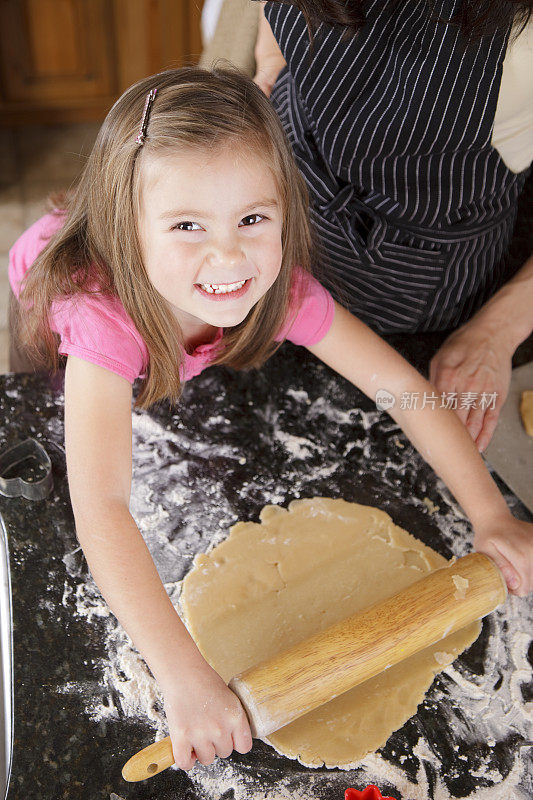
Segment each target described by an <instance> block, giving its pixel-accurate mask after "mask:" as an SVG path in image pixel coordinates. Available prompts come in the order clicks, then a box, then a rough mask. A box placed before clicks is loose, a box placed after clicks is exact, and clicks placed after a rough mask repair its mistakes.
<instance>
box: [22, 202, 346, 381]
mask: <svg viewBox="0 0 533 800" xmlns="http://www.w3.org/2000/svg"><path fill="white" fill-rule="evenodd" d="M62 224H63V216H61V215H59V214H47V215H46V216H44V217H41V219H39V220H37V222H35V223H34V224H33V225H32V226H31V228H28V230H27V231H25V232H24V233H23V234H22V236H21V237H20V238H19V239H17V241H16V242H15V244H14V245H13V247H12V248H11V251H10V253H9V281H10V283H11V287H12V289H13V293H14V294H15V296H16V297H18V295H19V293H20V284H21V282H22V279H23V278H24V275H25V274H26V272H27V271H28V269H29V268H30V267H31V265H32V264H33V262H34V261H35V259H36V258H37V256H38V255H39V253H40V252H41V250H42V249H43V248H44V247H45V245H46V244H47V242H48V240H49V239H50V237H51V236H52V235H53V234H54V233H55V232H56V231H58V230H59V229H60V227H61V225H62ZM296 282H298V283H299V286H300V287H301V288H303V290H304V291H303V292H301V295H302V298H303V299H302V301H301V303H300V306H299V308H297V307H296V305H295V300H293V303H292V305H291V308H290V309H289V314H288V321H287V323H286V325H284V326H283V328H282V330H281V331H280V333H279V335H278V336H277V337H276V339H277V340H278V341H281V340H283V339H288V340H289V341H291V342H294V344H299V345H304V346H311V345H313V344H316V342H319V341H320V340H321V339H322V338H323V337H324V336H325V335H326V333H327V332H328V330H329V328H330V326H331V323H332V321H333V315H334V305H333V300H332V298H331V295H330V294H329V292H328V291H326V289H324V287H323V286H321V285H320V284H319V283H318V281H316V280H315V279H314V278H313V277H312V276H311V275H309V274H308V273H307V272H306V271H305V270H302V269H299V268H297V269H296V270H295V283H296ZM299 294H300V292H299ZM293 295H295V292H293ZM51 326H52V329H53V330H54V331H55V332H56V333H58V334H59V337H60V343H59V348H58V350H59V353H61V354H63V355H73V356H77V357H78V358H81V359H83V360H85V361H90V362H92V363H93V364H97V365H98V366H100V367H105V368H106V369H109V370H111V372H116V373H117V375H121V376H122V377H123V378H126V380H128V381H129V382H130V383H133V381H134V380H135V379H136V378H143V377H144V376H145V375H146V369H147V366H148V359H149V356H148V348H147V347H146V343H145V341H144V339H143V338H142V336H141V334H140V333H139V331H138V330H137V328H136V327H135V325H134V324H133V321H132V319H131V318H130V317H129V315H128V314H127V313H126V310H125V308H124V306H123V305H122V303H121V302H120V300H119V299H118V298H117V297H115V298H110V297H103V296H101V295H90V294H83V295H79V296H78V297H74V298H68V299H62V300H58V301H56V302H55V303H54V305H53V307H52V319H51ZM222 335H223V331H222V328H219V329H218V331H217V333H216V335H215V338H214V340H213V341H212V342H210V343H209V344H204V345H200V346H199V347H197V348H196V349H195V350H194V352H193V353H191V354H189V353H185V362H184V368H183V370H182V375H181V378H182V380H189V379H190V378H193V377H194V376H195V375H199V374H200V372H202V370H203V369H205V367H207V366H208V365H209V363H210V362H211V361H213V359H214V358H215V356H216V350H217V345H218V343H219V342H220V340H221V338H222Z"/></svg>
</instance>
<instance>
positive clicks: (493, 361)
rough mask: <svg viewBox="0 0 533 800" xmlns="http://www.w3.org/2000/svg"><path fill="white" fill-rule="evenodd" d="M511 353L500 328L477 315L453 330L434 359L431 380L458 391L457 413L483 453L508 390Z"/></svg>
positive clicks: (440, 387)
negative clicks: (477, 317) (465, 395)
mask: <svg viewBox="0 0 533 800" xmlns="http://www.w3.org/2000/svg"><path fill="white" fill-rule="evenodd" d="M512 355H513V347H512V346H511V344H510V343H509V342H507V341H506V339H505V337H504V333H503V331H502V329H501V328H500V329H499V330H498V329H496V327H495V326H494V325H492V324H491V323H490V322H489V321H488V320H481V321H476V319H475V318H474V319H472V320H471V321H470V322H468V323H466V325H463V326H462V327H461V328H459V329H458V330H456V331H454V333H452V334H451V336H449V337H448V339H446V341H445V342H444V344H443V345H442V347H441V348H440V350H439V351H438V352H437V353H436V355H435V356H434V357H433V359H432V360H431V364H430V373H429V380H430V382H431V383H432V384H433V385H434V386H435V387H436V389H437V390H438V392H439V393H442V392H445V393H446V394H449V393H452V392H456V393H457V409H456V412H457V416H458V417H459V419H460V420H461V422H462V423H463V424H464V425H465V426H466V428H467V430H468V432H469V434H470V436H471V437H472V439H473V440H474V442H475V443H476V445H477V447H478V450H479V451H480V452H481V451H483V450H485V448H486V447H487V445H488V444H489V442H490V440H491V438H492V434H493V433H494V429H495V428H496V423H497V422H498V417H499V414H500V411H501V409H502V406H503V404H504V402H505V399H506V397H507V394H508V392H509V383H510V381H511V359H512ZM467 392H470V393H471V394H470V398H471V399H472V398H474V397H475V407H474V406H473V405H472V404H470V405H469V404H468V398H466V397H462V395H464V394H466V393H467ZM462 405H463V407H461V406H462Z"/></svg>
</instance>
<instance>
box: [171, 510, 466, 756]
mask: <svg viewBox="0 0 533 800" xmlns="http://www.w3.org/2000/svg"><path fill="white" fill-rule="evenodd" d="M260 519H261V522H260V523H254V522H239V523H237V524H236V525H234V526H233V528H232V529H231V531H230V535H229V537H228V538H227V539H226V540H225V541H224V542H222V543H221V544H219V545H218V546H217V547H215V548H214V549H213V550H211V551H210V552H209V553H206V554H202V555H198V556H196V558H195V560H194V565H193V569H192V571H191V572H190V573H189V574H188V575H187V576H186V578H185V580H184V582H183V589H182V594H181V597H180V604H181V609H182V613H183V616H184V619H185V622H186V624H187V627H188V628H189V631H190V633H191V635H192V636H193V638H194V639H195V641H196V642H197V644H198V646H199V648H200V651H201V652H202V654H203V655H204V657H205V658H206V659H207V661H208V662H209V663H210V664H211V666H212V667H213V668H214V669H215V670H216V671H217V672H218V673H219V674H220V675H221V676H222V678H223V679H224V680H225V681H226V682H229V681H230V679H231V678H232V677H233V676H234V675H236V674H238V673H239V672H242V671H244V670H246V669H248V668H249V667H251V666H254V665H255V664H258V663H260V662H261V661H263V660H265V659H267V658H269V657H272V656H273V655H274V654H276V653H278V652H280V651H281V650H285V649H286V648H288V647H289V646H291V645H293V644H295V643H296V642H298V641H301V640H302V639H305V638H307V637H309V636H311V635H313V634H314V633H317V632H318V631H320V630H323V629H324V628H327V627H329V626H330V625H333V624H334V623H335V622H338V621H339V620H341V619H343V618H344V617H347V616H349V615H351V614H353V613H355V612H356V611H359V610H360V609H362V608H365V607H367V606H369V605H372V604H374V603H376V602H378V601H379V600H381V599H383V598H385V597H388V596H390V595H392V594H395V593H396V592H398V591H400V590H401V589H403V588H405V587H406V586H409V585H410V584H411V583H413V582H414V581H416V580H419V579H420V578H421V577H423V576H424V575H425V574H427V573H429V572H431V571H433V570H435V569H437V568H439V567H441V566H444V565H445V564H446V563H448V562H447V561H446V559H445V558H443V557H442V556H441V555H439V554H438V553H436V552H435V551H434V550H432V549H431V548H429V547H427V546H426V545H424V544H423V543H422V542H420V541H418V540H417V539H415V537H414V536H411V534H409V533H407V531H405V530H403V529H402V528H399V527H398V526H397V525H395V524H394V523H393V522H392V520H391V518H390V517H389V515H388V514H386V513H385V512H384V511H381V510H379V509H377V508H373V507H371V506H363V505H359V504H357V503H348V502H345V501H344V500H331V499H328V498H321V497H316V498H313V499H309V500H297V501H294V502H292V503H291V504H290V505H289V508H288V509H284V508H281V507H279V506H266V507H265V508H264V509H263V511H262V512H261V515H260ZM480 630H481V624H480V623H479V622H475V623H473V624H472V625H469V626H468V627H467V628H465V629H463V630H461V631H458V632H457V633H455V634H452V635H451V636H447V637H446V638H444V639H443V640H442V641H440V642H437V643H436V644H435V645H433V646H432V647H428V648H426V649H425V650H423V651H422V652H421V653H418V654H417V655H415V656H411V657H410V658H408V659H406V660H405V661H403V662H400V663H399V664H397V665H395V666H394V667H391V668H389V669H387V670H385V671H384V672H382V673H381V674H380V675H377V676H375V677H374V678H371V679H369V680H367V681H365V683H363V684H361V685H360V686H357V687H355V688H354V689H351V690H350V691H348V692H346V693H345V694H343V695H340V696H339V697H336V698H335V699H334V700H331V701H330V702H329V703H326V704H325V705H323V706H321V707H320V708H317V709H315V710H314V711H312V712H310V713H308V714H306V715H305V716H303V717H301V718H300V719H298V720H295V721H294V722H292V723H291V724H290V725H286V726H285V727H284V728H282V729H281V730H279V731H276V732H275V733H273V734H271V735H270V736H269V737H268V739H267V741H268V742H270V744H271V745H272V746H273V747H274V748H275V749H276V750H277V751H278V752H280V753H282V754H284V755H286V756H288V757H290V758H298V760H299V761H300V762H301V763H302V764H304V765H306V766H310V767H318V766H323V765H325V766H326V767H339V766H340V767H345V768H347V767H349V766H352V765H354V764H356V763H357V762H358V761H360V760H361V759H362V758H363V757H364V756H365V755H366V754H367V753H369V752H372V751H374V750H376V749H377V748H378V747H380V746H382V745H384V744H385V742H386V741H387V739H388V737H389V736H390V734H391V733H393V732H394V731H395V730H397V729H398V728H399V727H401V726H402V725H403V724H404V722H406V720H408V719H409V717H411V716H412V715H413V714H414V713H415V712H416V709H417V706H418V704H419V703H420V702H421V701H422V700H423V698H424V695H425V692H426V691H427V689H428V688H429V686H430V685H431V683H432V681H433V678H434V676H435V675H436V673H437V672H440V671H441V670H442V669H443V667H444V666H445V665H447V664H450V663H451V662H452V661H453V660H454V659H455V658H456V657H457V656H458V655H459V653H461V652H462V651H463V650H464V649H465V648H466V647H468V645H469V644H471V643H472V642H473V641H474V640H475V639H476V638H477V637H478V635H479V632H480Z"/></svg>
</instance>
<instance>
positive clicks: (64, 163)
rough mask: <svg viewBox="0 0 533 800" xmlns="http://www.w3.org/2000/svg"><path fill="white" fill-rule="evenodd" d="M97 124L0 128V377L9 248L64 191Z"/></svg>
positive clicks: (5, 344)
mask: <svg viewBox="0 0 533 800" xmlns="http://www.w3.org/2000/svg"><path fill="white" fill-rule="evenodd" d="M99 127H100V125H99V123H89V124H87V123H86V124H79V125H62V126H29V127H24V128H16V129H0V373H2V372H7V371H8V296H9V293H8V290H9V282H8V277H7V265H8V252H9V248H10V247H11V245H12V244H13V242H14V241H15V239H17V237H18V236H20V234H21V233H22V232H23V231H24V230H25V229H26V228H27V227H28V226H29V225H31V224H32V223H33V222H35V220H36V219H38V218H39V217H40V216H41V214H43V213H44V211H45V206H46V198H47V197H48V195H49V194H50V192H53V191H57V190H59V189H65V188H67V187H68V186H69V185H70V184H71V183H72V181H73V180H74V179H75V178H76V177H77V175H78V174H79V172H80V170H81V168H82V167H83V164H84V161H85V159H86V157H87V155H88V153H89V151H90V149H91V147H92V144H93V142H94V139H95V138H96V134H97V132H98V129H99Z"/></svg>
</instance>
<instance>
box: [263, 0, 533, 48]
mask: <svg viewBox="0 0 533 800" xmlns="http://www.w3.org/2000/svg"><path fill="white" fill-rule="evenodd" d="M277 2H279V3H283V4H284V5H291V6H295V7H296V8H297V9H298V10H299V11H301V12H302V14H303V15H304V17H305V21H306V22H307V28H308V30H309V38H310V39H311V40H312V39H313V37H314V35H315V33H316V31H317V28H318V27H319V25H320V23H321V22H325V23H326V24H327V25H339V26H342V27H344V28H346V30H345V31H344V33H343V37H342V38H343V39H346V38H349V37H351V36H353V35H354V34H356V33H357V31H358V30H359V29H360V28H361V27H362V26H363V25H364V23H365V21H366V17H365V11H364V6H365V2H364V0H277ZM400 2H405V0H391V6H393V5H395V4H398V3H400ZM427 3H428V9H429V10H430V11H431V10H432V9H433V6H434V2H433V0H427ZM433 10H434V9H433ZM532 12H533V0H463V2H462V3H461V7H460V10H459V12H458V13H457V14H455V15H454V16H453V17H451V18H450V19H448V20H446V21H447V22H448V23H449V24H450V25H456V26H457V27H459V28H460V30H461V33H462V34H463V35H464V37H465V39H467V40H469V41H475V40H477V39H480V38H481V37H482V36H487V35H490V34H493V33H495V32H496V31H503V32H506V31H507V30H508V29H510V28H511V26H515V30H514V33H513V35H518V34H519V33H520V32H521V31H522V30H523V29H524V27H525V26H526V25H527V23H528V22H529V19H530V17H531V14H532Z"/></svg>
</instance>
